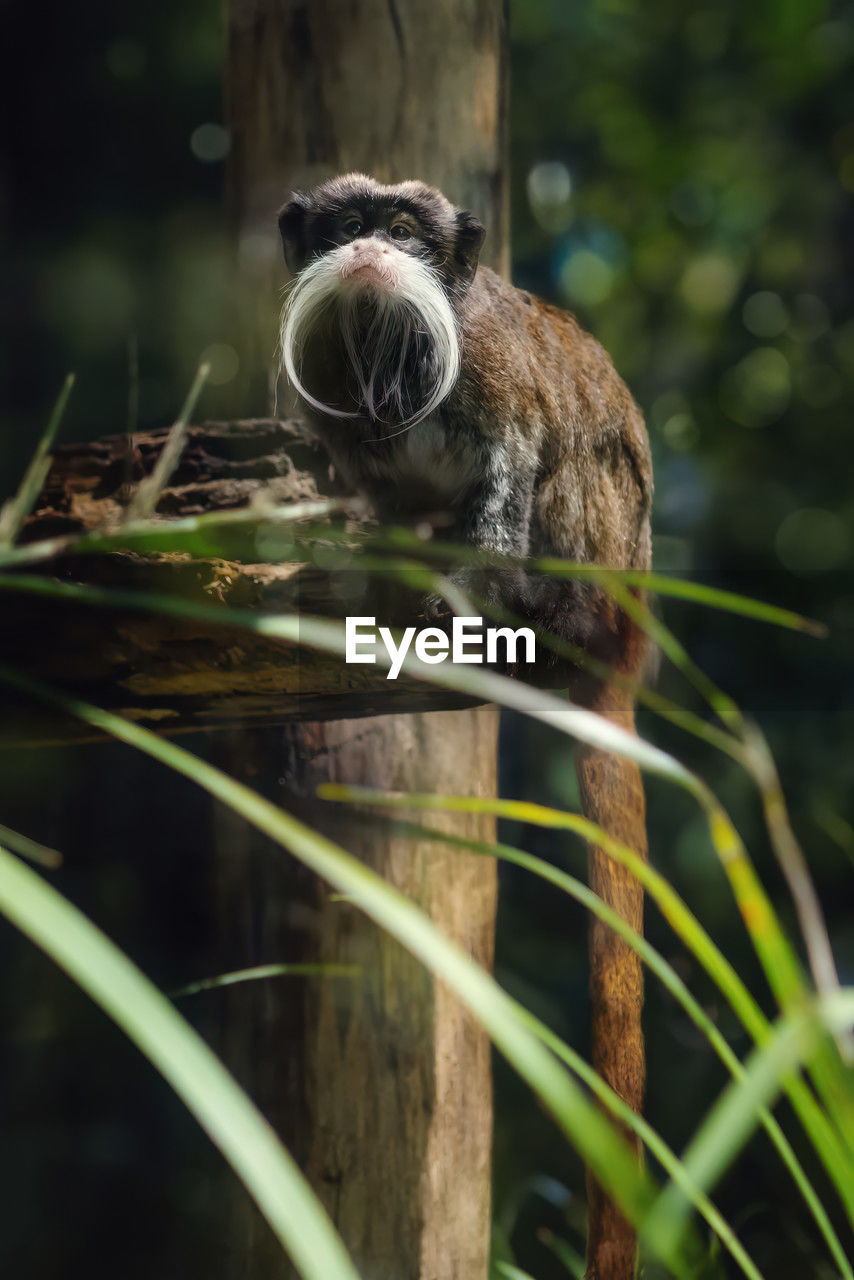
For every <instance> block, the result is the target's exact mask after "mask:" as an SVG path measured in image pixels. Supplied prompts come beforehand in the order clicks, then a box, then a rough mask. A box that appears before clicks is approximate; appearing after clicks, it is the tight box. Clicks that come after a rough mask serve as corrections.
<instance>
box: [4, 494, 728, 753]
mask: <svg viewBox="0 0 854 1280" xmlns="http://www.w3.org/2000/svg"><path fill="white" fill-rule="evenodd" d="M204 518H206V517H198V519H204ZM192 519H194V520H195V519H196V517H193V518H192ZM125 527H126V526H125ZM163 528H164V526H163V525H162V524H161V525H157V526H156V531H157V532H158V533H159V531H161V530H162V529H163ZM27 549H28V548H22V550H27ZM0 564H2V558H0ZM360 567H361V561H360ZM419 572H421V573H422V574H423V571H421V570H420V571H419ZM404 576H405V575H404ZM442 581H443V580H442V579H441V578H439V577H437V575H436V574H433V573H430V574H428V575H427V577H426V578H423V581H422V582H421V586H422V587H423V589H424V590H425V591H434V592H437V593H440V594H441V589H440V584H441V583H442ZM0 591H21V592H25V593H26V594H28V595H38V596H44V597H47V598H50V599H56V600H67V601H74V602H75V603H77V604H88V605H91V606H93V607H96V608H98V607H102V608H115V609H120V608H122V609H140V610H145V611H146V612H152V613H164V614H168V615H169V616H171V617H186V618H193V619H198V620H199V621H202V620H204V621H207V622H210V623H212V624H214V625H218V626H231V627H234V626H238V627H243V628H245V629H247V630H249V631H257V630H258V629H259V628H258V617H259V615H258V614H257V613H253V612H251V611H249V610H244V609H232V608H227V607H225V606H222V605H216V604H207V603H203V602H199V601H187V600H182V599H181V598H180V597H174V596H164V595H160V594H158V593H156V592H145V591H134V590H123V589H122V588H113V587H106V588H105V587H93V586H90V585H88V584H85V583H78V582H66V581H62V580H58V579H55V578H47V577H42V576H36V575H26V574H22V573H14V574H3V573H2V572H0ZM483 614H484V616H492V617H494V618H496V619H497V620H498V621H499V622H501V624H502V625H513V626H514V627H515V626H521V625H526V624H523V621H522V619H519V618H515V617H513V615H512V614H508V613H507V611H506V610H503V609H502V610H497V609H495V608H494V607H492V606H489V607H487V606H484V607H483ZM538 643H539V644H542V645H544V646H545V647H546V648H549V649H551V650H552V651H553V652H555V653H557V654H558V655H559V656H562V657H565V658H568V659H570V660H572V661H574V662H575V663H576V664H577V665H578V666H580V667H584V668H585V669H586V670H589V671H591V672H592V673H593V674H594V675H599V676H601V677H602V678H611V679H612V680H613V682H614V684H616V685H617V686H618V687H620V688H624V689H626V690H627V691H629V692H631V693H632V694H633V696H635V697H636V699H637V700H638V701H639V702H641V703H642V704H643V705H644V706H646V707H648V708H649V709H650V710H651V711H652V712H653V713H654V714H655V715H657V716H659V717H661V718H662V719H664V720H667V721H669V722H670V723H671V724H675V725H676V726H677V727H678V728H680V729H682V730H684V731H685V732H687V733H691V734H692V735H693V736H694V737H697V738H699V739H701V741H704V742H707V743H709V745H710V746H713V747H715V748H716V749H717V750H719V751H723V752H724V753H725V754H727V755H729V756H730V757H731V758H732V759H734V760H736V761H737V762H738V763H741V764H744V758H743V757H744V747H743V745H742V744H741V742H739V740H738V739H737V738H734V737H733V736H732V735H731V734H729V733H727V732H725V731H723V730H721V729H719V728H718V727H717V726H716V725H713V724H709V723H707V722H706V721H705V720H702V719H701V718H700V717H699V716H697V715H694V714H693V712H690V711H687V710H686V709H685V708H683V707H680V706H678V705H677V704H676V703H674V702H672V701H670V700H669V699H667V698H664V697H663V696H662V695H661V694H659V693H657V692H655V690H652V689H648V688H646V687H645V686H644V685H643V684H639V683H638V682H637V681H636V680H632V679H630V678H629V677H624V676H620V675H619V674H618V673H614V672H612V671H611V670H610V668H608V667H607V666H606V664H604V663H599V662H596V661H595V660H594V659H592V658H590V657H589V656H588V655H585V653H584V651H583V650H582V649H579V648H577V647H576V646H573V645H569V644H566V643H564V642H562V641H558V640H556V639H555V638H554V637H551V636H548V635H544V636H543V635H538ZM745 767H746V766H745Z"/></svg>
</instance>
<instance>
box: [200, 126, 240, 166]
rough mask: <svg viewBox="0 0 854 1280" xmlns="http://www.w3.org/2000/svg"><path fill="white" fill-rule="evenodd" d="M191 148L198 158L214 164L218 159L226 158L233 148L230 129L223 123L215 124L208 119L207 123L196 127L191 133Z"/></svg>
mask: <svg viewBox="0 0 854 1280" xmlns="http://www.w3.org/2000/svg"><path fill="white" fill-rule="evenodd" d="M190 150H191V151H192V153H193V155H194V156H195V157H196V159H197V160H201V161H202V162H203V163H205V164H214V163H216V161H218V160H224V159H225V157H226V156H227V155H228V153H229V151H230V150H231V138H230V136H229V133H228V130H227V129H223V127H222V125H221V124H214V123H213V122H212V121H208V123H207V124H200V125H199V127H198V129H194V130H193V132H192V133H191V134H190Z"/></svg>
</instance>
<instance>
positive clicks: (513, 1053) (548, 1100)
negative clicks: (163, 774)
mask: <svg viewBox="0 0 854 1280" xmlns="http://www.w3.org/2000/svg"><path fill="white" fill-rule="evenodd" d="M0 680H3V681H4V682H6V683H8V684H10V685H12V686H14V687H16V688H18V689H20V690H21V691H23V692H26V693H29V694H31V695H32V696H33V697H35V698H38V699H40V700H42V701H46V702H48V703H50V704H51V705H53V706H57V707H60V708H62V709H64V710H65V711H67V712H68V713H69V714H71V715H74V716H77V717H79V718H80V719H82V720H84V721H85V722H86V723H88V724H90V725H92V726H93V727H95V728H97V729H100V730H102V731H103V732H106V733H109V734H111V735H112V736H114V737H116V738H118V739H119V740H120V741H123V742H126V743H127V744H129V745H130V746H134V747H136V748H137V749H139V750H141V751H143V752H145V753H146V754H147V755H149V756H152V757H153V758H154V759H157V760H160V761H161V762H162V763H163V764H166V765H168V766H169V767H170V768H171V769H173V770H174V771H175V772H177V773H180V774H182V775H183V776H185V777H187V778H189V779H191V780H192V781H193V782H195V783H196V784H197V785H198V786H200V787H202V788H203V789H204V790H206V791H207V792H208V793H209V794H210V795H212V796H214V797H215V798H216V799H217V800H219V801H220V802H221V803H223V804H226V805H228V806H229V807H230V808H231V809H233V810H234V811H235V812H237V813H239V814H241V815H242V816H243V817H244V818H246V820H247V821H248V822H250V823H251V824H252V825H253V826H254V827H255V828H256V829H257V830H259V831H261V832H263V833H264V834H266V835H267V836H269V837H270V838H271V839H272V840H274V841H275V842H276V843H278V844H280V845H282V846H283V847H284V848H287V849H289V850H290V851H291V852H292V853H293V854H294V855H295V856H296V857H297V858H299V860H300V861H301V862H303V863H304V864H305V865H306V866H308V867H309V868H311V870H313V871H314V872H315V873H316V874H317V875H319V876H320V877H321V878H323V879H324V880H326V881H327V882H328V883H329V884H331V885H332V886H333V887H334V888H335V889H336V890H337V891H338V892H340V893H344V894H347V895H348V896H349V897H350V898H351V900H352V901H353V902H354V903H355V904H356V905H357V906H358V907H359V908H360V909H361V910H362V911H364V912H365V913H366V914H367V915H368V916H370V918H371V919H372V920H374V921H375V922H376V923H377V924H378V925H380V926H381V927H382V928H383V929H385V930H386V931H387V932H388V933H389V934H391V936H393V937H395V938H396V939H397V940H398V941H399V942H400V943H401V944H402V945H403V946H404V947H406V949H407V950H409V951H410V952H411V953H412V954H413V955H415V956H416V958H418V959H419V960H421V962H422V963H423V964H424V965H425V966H426V967H427V968H428V969H430V970H431V971H432V972H433V973H434V974H435V975H436V976H437V977H439V978H441V979H442V980H443V981H444V982H445V983H446V984H447V985H448V986H449V987H450V988H451V989H452V990H453V991H454V992H455V993H456V995H457V996H458V998H459V999H460V1000H461V1001H462V1002H463V1004H464V1005H466V1007H467V1008H468V1009H469V1010H470V1011H471V1013H472V1014H473V1015H474V1017H475V1018H476V1019H477V1020H478V1021H479V1022H480V1023H481V1025H482V1026H483V1027H484V1028H485V1029H486V1030H487V1032H488V1033H489V1035H490V1037H491V1038H492V1040H493V1042H494V1043H495V1044H496V1046H497V1047H498V1048H499V1050H500V1051H501V1052H502V1053H503V1054H504V1055H505V1057H506V1058H507V1059H508V1061H509V1062H510V1063H511V1064H512V1066H513V1067H514V1069H515V1070H516V1071H517V1072H518V1073H519V1074H520V1076H521V1077H522V1078H523V1079H524V1080H525V1081H526V1082H527V1083H528V1084H529V1085H530V1087H531V1088H532V1089H533V1090H534V1092H535V1093H536V1095H537V1096H538V1097H539V1098H540V1100H541V1101H542V1102H543V1104H544V1105H545V1106H546V1107H547V1109H548V1110H549V1111H550V1112H551V1114H552V1116H553V1117H554V1119H555V1120H556V1122H557V1123H558V1125H559V1126H560V1128H561V1129H562V1130H563V1132H564V1133H565V1134H566V1136H567V1137H568V1138H569V1140H570V1142H571V1143H572V1144H573V1146H574V1147H575V1148H576V1150H578V1152H579V1154H580V1155H581V1156H582V1158H583V1159H584V1160H585V1162H586V1163H587V1164H588V1165H589V1166H590V1168H591V1169H592V1170H593V1171H594V1173H595V1175H596V1177H597V1179H598V1180H599V1181H600V1182H601V1184H602V1185H603V1186H604V1187H605V1188H606V1189H607V1190H608V1192H609V1193H610V1194H611V1195H612V1196H613V1197H614V1199H615V1200H617V1202H618V1203H619V1204H620V1206H621V1208H622V1209H623V1212H624V1213H625V1214H626V1216H627V1217H628V1218H629V1219H630V1220H631V1221H634V1222H639V1221H641V1220H643V1219H644V1217H645V1216H646V1213H647V1210H648V1208H649V1207H650V1205H651V1204H652V1202H653V1199H654V1195H655V1190H654V1184H653V1183H652V1181H651V1180H650V1178H649V1176H648V1174H646V1173H645V1172H644V1171H643V1170H642V1169H640V1168H638V1166H637V1164H636V1163H635V1161H634V1159H633V1157H632V1156H631V1154H630V1153H629V1152H628V1151H627V1149H626V1147H625V1144H624V1143H623V1141H622V1139H621V1138H620V1137H619V1135H618V1134H617V1133H616V1132H615V1130H614V1129H613V1128H612V1126H611V1124H610V1123H609V1122H608V1121H607V1120H606V1119H605V1118H604V1117H603V1116H602V1115H601V1113H600V1112H599V1111H598V1109H597V1108H596V1107H595V1106H593V1104H591V1103H590V1102H589V1101H588V1099H587V1098H586V1096H585V1094H584V1092H583V1091H582V1090H581V1089H580V1088H579V1086H578V1085H576V1084H575V1082H574V1081H573V1080H572V1078H571V1077H570V1076H569V1075H568V1073H567V1072H566V1071H565V1070H564V1069H563V1067H562V1066H561V1065H560V1064H559V1063H558V1061H557V1060H556V1059H555V1057H554V1055H553V1054H552V1053H551V1052H550V1051H549V1050H548V1049H547V1048H546V1047H545V1046H544V1045H543V1044H542V1043H541V1042H540V1040H539V1039H538V1037H537V1036H536V1035H535V1034H534V1033H533V1032H532V1030H531V1029H530V1027H529V1026H528V1024H527V1021H526V1018H527V1015H526V1012H525V1010H523V1009H522V1008H521V1006H519V1005H518V1003H517V1002H516V1001H514V1000H512V999H511V998H510V996H508V995H507V993H506V992H504V991H502V989H501V988H500V987H499V986H498V985H497V983H496V982H495V981H494V979H493V978H491V977H490V975H489V974H487V973H486V972H485V971H484V970H483V969H482V968H480V967H479V966H478V965H476V964H475V963H474V962H473V961H472V960H471V959H470V957H469V956H467V955H466V954H465V953H464V952H463V951H462V950H461V949H460V948H459V947H458V946H456V945H455V944H453V943H450V942H449V941H448V940H447V939H446V938H444V937H443V936H442V934H440V933H439V932H438V930H437V929H436V928H435V926H434V925H433V924H432V923H431V921H430V920H429V919H428V918H427V917H426V916H425V915H424V913H423V912H422V911H420V910H419V909H418V908H417V907H416V906H415V905H414V904H413V903H412V902H410V901H409V899H407V898H405V897H404V896H403V895H402V894H400V893H399V892H398V891H397V890H396V889H394V888H392V887H391V886H390V885H388V884H387V883H386V882H385V881H384V880H383V879H382V878H381V877H379V876H377V875H376V874H375V873H374V872H372V871H371V870H369V868H367V867H365V866H364V865H363V864H362V863H361V862H360V861H359V860H358V859H356V858H354V857H352V856H351V855H350V854H347V853H345V851H344V850H343V849H341V848H339V847H338V846H337V845H335V844H334V843H333V842H332V841H330V840H327V839H326V838H325V837H322V836H320V835H318V834H317V833H316V832H313V831H311V830H310V829H309V828H308V827H306V826H305V825H304V824H303V823H301V822H299V821H298V820H297V819H295V818H294V817H292V816H291V815H290V814H287V813H285V812H283V811H282V810H280V809H278V808H277V807H276V806H275V805H273V804H272V803H271V802H270V801H268V800H265V799H264V798H263V797H261V796H259V795H257V794H256V793H255V792H253V791H252V790H251V789H250V788H249V787H246V786H244V785H243V784H242V783H240V782H237V781H236V780H235V779H234V778H230V777H229V776H228V775H227V774H224V773H222V772H221V771H220V770H218V769H216V768H214V767H213V766H211V765H209V764H207V763H206V762H204V761H202V760H199V759H197V758H196V757H195V756H193V755H192V754H191V753H190V752H188V751H185V750H184V749H183V748H182V747H178V746H177V745H176V744H175V743H174V742H169V741H166V740H164V739H161V738H158V737H157V736H156V735H155V734H153V733H151V732H149V731H148V730H146V729H142V728H140V727H139V726H138V725H135V724H132V723H130V722H129V721H126V720H124V719H122V718H121V717H120V716H116V715H113V714H112V713H110V712H107V711H104V710H102V709H100V708H98V707H93V706H91V705H89V704H87V703H85V702H82V701H81V700H79V699H77V698H71V697H68V696H67V695H65V694H60V693H59V692H57V691H56V690H52V689H50V688H48V687H47V686H45V685H43V684H41V683H40V682H38V681H34V680H31V679H30V678H28V677H24V676H21V675H18V674H17V673H15V672H11V671H9V670H8V669H6V668H0ZM646 1243H647V1245H648V1247H649V1248H650V1250H651V1251H652V1252H654V1253H656V1254H657V1255H658V1256H660V1257H661V1259H662V1261H663V1262H664V1263H665V1264H666V1265H668V1266H669V1267H670V1268H671V1270H672V1271H673V1272H674V1273H675V1274H676V1275H677V1276H690V1275H691V1274H692V1273H693V1264H692V1263H691V1262H690V1261H689V1260H688V1258H687V1257H686V1254H685V1252H684V1249H683V1246H682V1243H681V1242H680V1245H679V1246H677V1247H675V1248H674V1247H671V1246H669V1247H668V1251H667V1254H666V1255H662V1254H659V1250H658V1247H657V1241H656V1240H655V1239H654V1238H652V1237H649V1236H647V1237H646Z"/></svg>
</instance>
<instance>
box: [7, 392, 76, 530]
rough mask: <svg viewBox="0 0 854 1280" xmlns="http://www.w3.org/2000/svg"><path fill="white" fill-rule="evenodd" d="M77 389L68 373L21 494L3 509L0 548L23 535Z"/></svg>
mask: <svg viewBox="0 0 854 1280" xmlns="http://www.w3.org/2000/svg"><path fill="white" fill-rule="evenodd" d="M73 386H74V374H73V373H69V374H68V375H67V377H66V379H65V382H64V383H63V384H62V390H61V391H60V393H59V396H58V397H57V401H56V404H55V405H54V406H53V412H52V413H51V415H50V418H49V420H48V424H47V427H46V428H45V432H44V435H43V436H42V438H41V440H40V441H39V443H38V447H37V448H36V451H35V453H34V454H33V456H32V459H31V460H30V464H29V466H28V467H27V469H26V471H25V472H24V478H23V480H22V481H21V484H20V487H19V488H18V492H17V493H16V494H15V496H14V498H10V499H9V501H8V502H6V503H5V504H4V505H3V507H2V508H0V548H3V547H10V546H11V545H12V543H13V542H14V541H15V539H16V538H17V536H18V534H19V533H20V531H21V529H22V527H23V524H24V521H25V520H26V518H27V516H28V515H29V514H30V512H31V511H32V509H33V507H34V506H35V504H36V499H37V498H38V496H39V494H40V493H41V491H42V486H43V485H44V482H45V480H46V479H47V474H48V472H49V471H50V450H51V447H52V445H53V442H54V439H55V437H56V433H57V431H58V430H59V424H60V422H61V421H62V417H63V414H64V413H65V406H66V405H67V404H68V397H69V396H70V395H71V391H72V388H73Z"/></svg>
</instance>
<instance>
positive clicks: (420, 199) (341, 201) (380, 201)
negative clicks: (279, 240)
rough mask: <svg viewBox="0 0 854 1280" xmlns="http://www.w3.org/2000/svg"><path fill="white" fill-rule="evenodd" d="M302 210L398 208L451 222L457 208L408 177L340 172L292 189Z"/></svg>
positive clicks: (433, 188) (433, 189)
mask: <svg viewBox="0 0 854 1280" xmlns="http://www.w3.org/2000/svg"><path fill="white" fill-rule="evenodd" d="M292 198H293V199H294V200H296V201H297V202H298V203H299V204H301V205H303V207H304V208H306V209H311V208H317V209H324V210H329V211H330V212H340V213H343V212H345V211H346V210H348V209H352V208H353V207H354V206H356V207H358V208H365V207H367V208H377V209H379V208H383V209H388V208H399V209H400V210H401V211H402V212H405V211H407V210H409V209H412V210H413V211H416V212H418V213H419V214H424V213H430V214H432V215H433V216H434V217H435V218H437V219H438V220H441V221H444V222H447V223H448V224H449V225H453V223H454V221H455V219H456V214H457V210H456V209H455V207H454V206H453V205H452V204H451V202H450V200H448V199H447V198H446V197H445V196H443V195H442V192H441V191H439V190H437V188H436V187H428V186H427V183H426V182H420V181H419V180H418V179H416V178H411V179H409V180H408V181H406V182H395V183H388V184H384V183H382V182H377V180H376V179H375V178H372V177H370V176H369V175H368V174H367V173H344V174H341V176H340V177H337V178H330V179H329V181H328V182H321V183H320V184H319V185H318V186H316V187H312V188H311V189H310V190H309V191H296V192H294V195H293V197H292Z"/></svg>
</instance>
